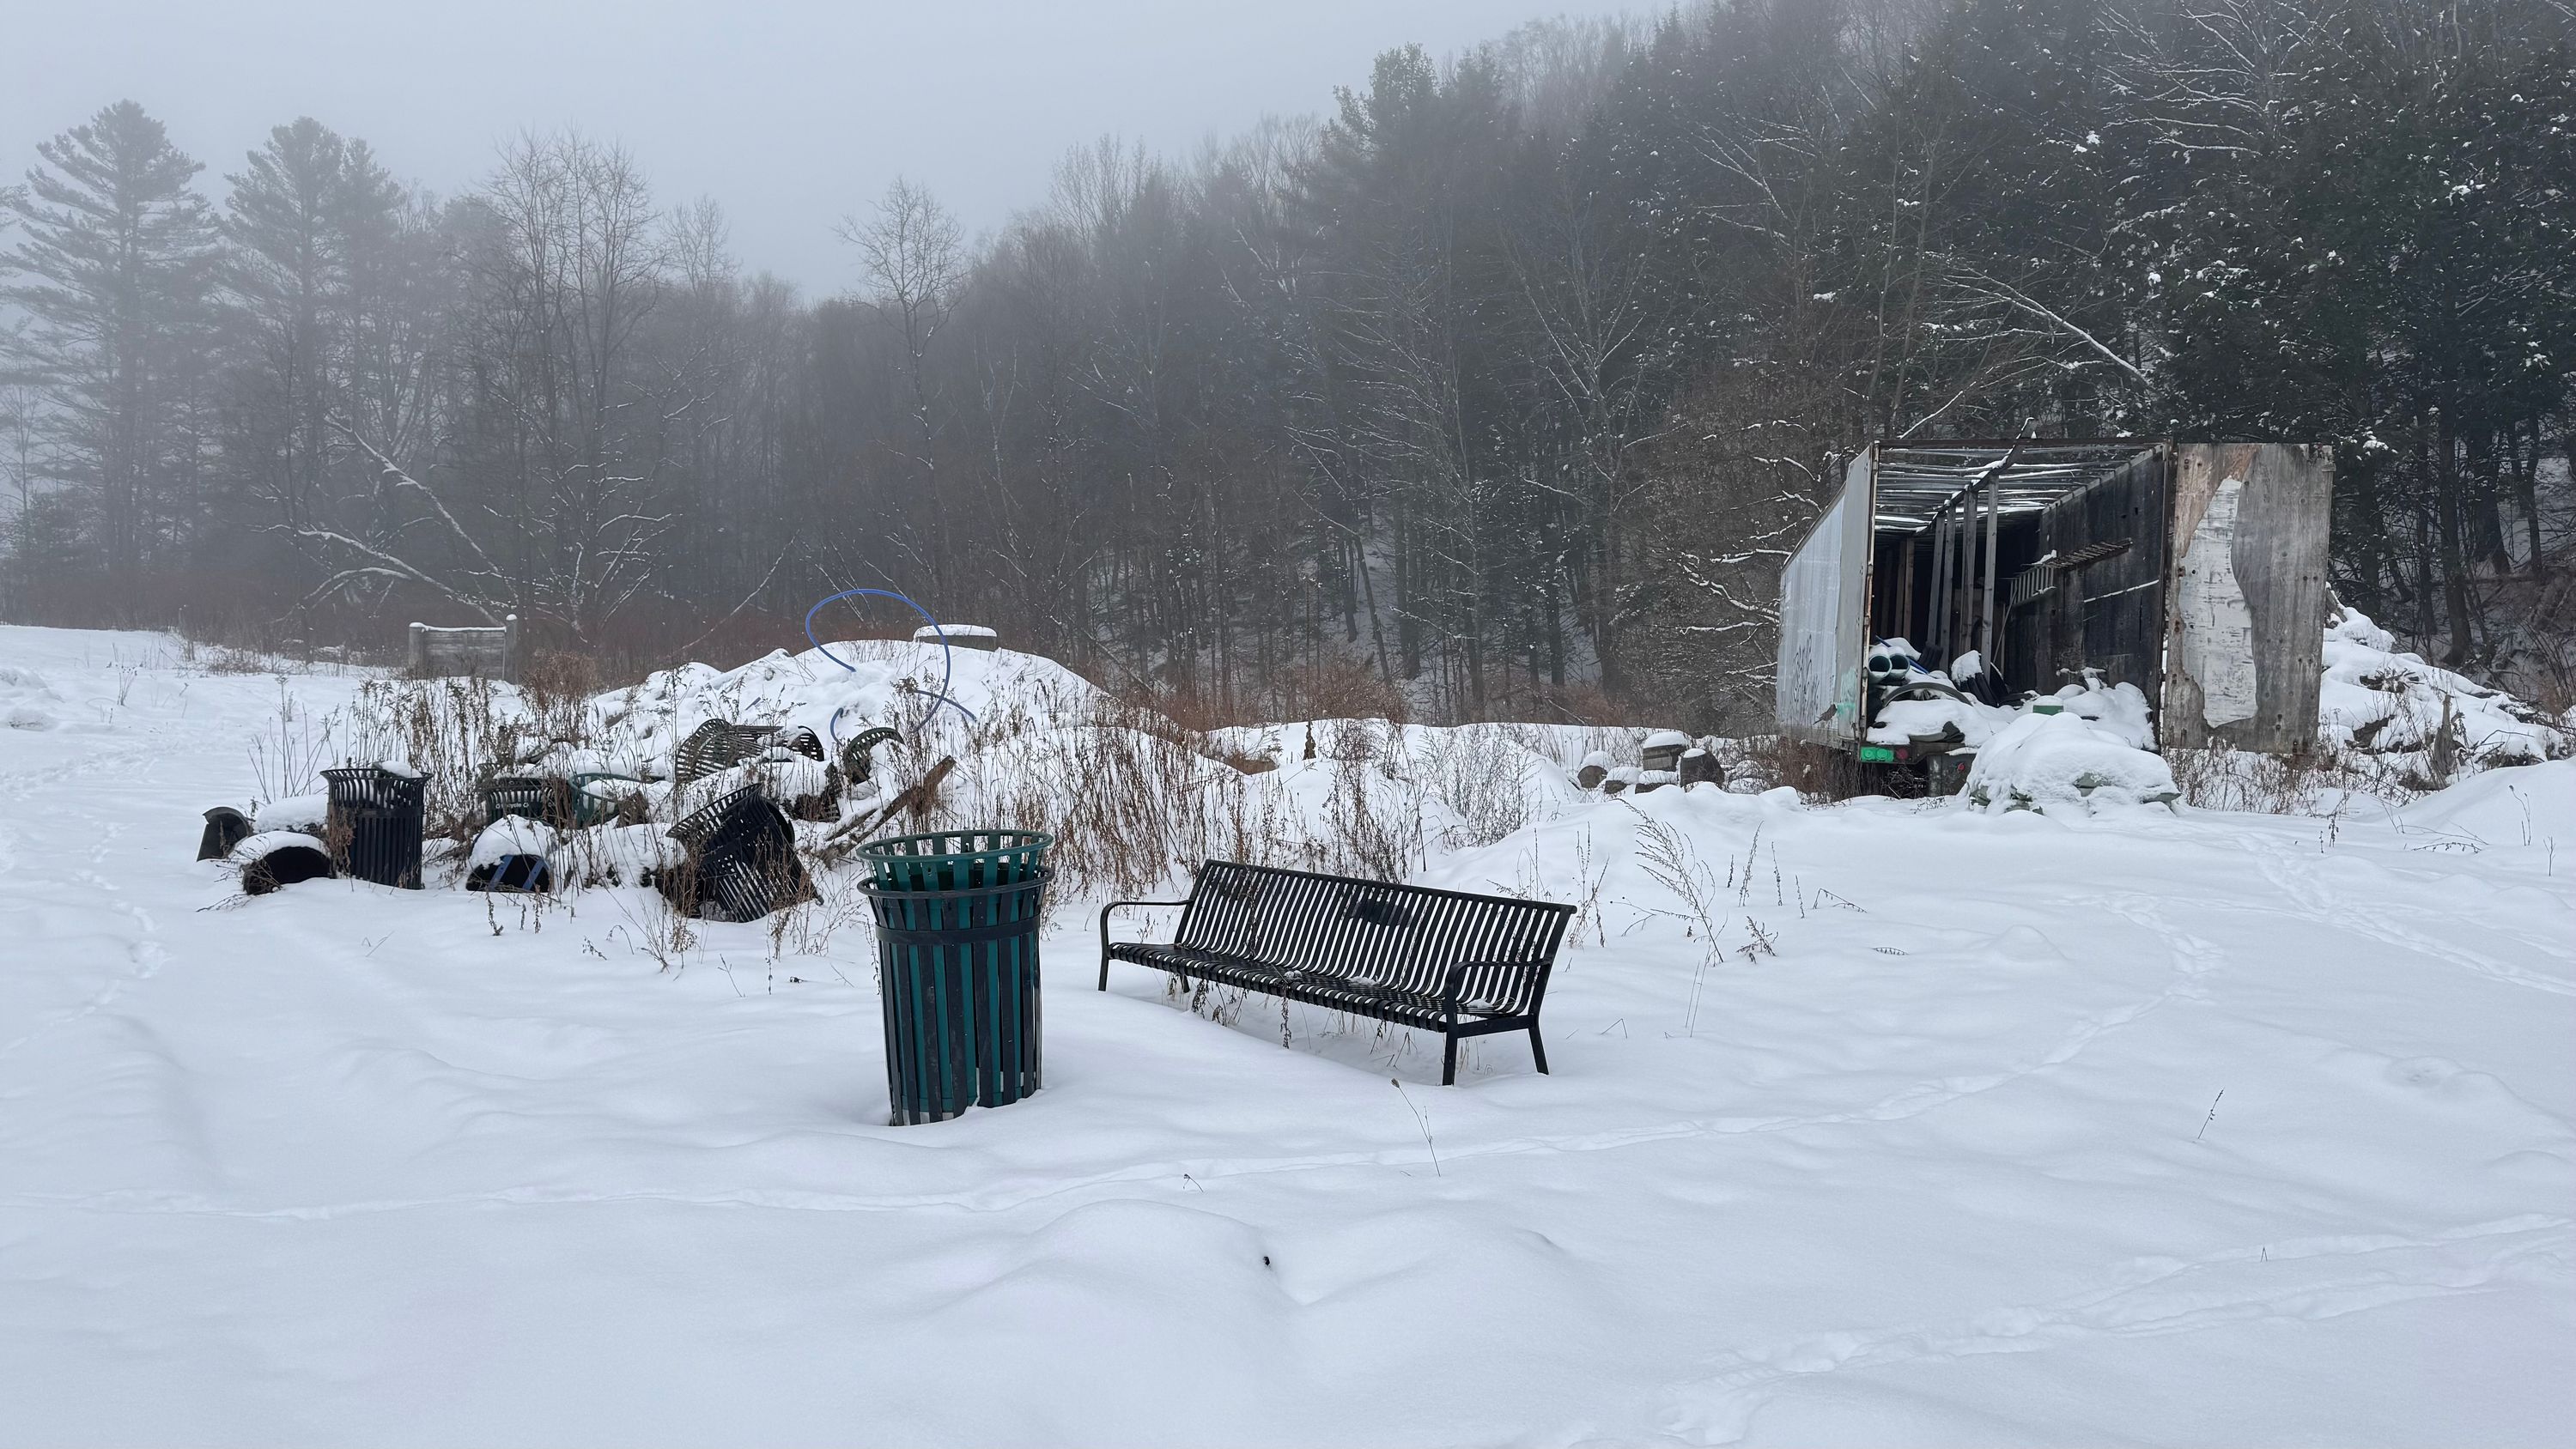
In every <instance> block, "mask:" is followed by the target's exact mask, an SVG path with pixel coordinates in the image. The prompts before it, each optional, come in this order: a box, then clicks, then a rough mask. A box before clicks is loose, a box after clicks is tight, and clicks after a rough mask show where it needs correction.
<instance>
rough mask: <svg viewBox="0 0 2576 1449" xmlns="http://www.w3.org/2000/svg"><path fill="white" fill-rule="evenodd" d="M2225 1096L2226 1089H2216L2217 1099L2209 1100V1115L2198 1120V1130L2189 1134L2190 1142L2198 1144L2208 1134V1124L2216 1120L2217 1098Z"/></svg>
mask: <svg viewBox="0 0 2576 1449" xmlns="http://www.w3.org/2000/svg"><path fill="white" fill-rule="evenodd" d="M2226 1095H2227V1089H2226V1088H2225V1087H2221V1088H2219V1089H2218V1097H2212V1098H2210V1099H2209V1115H2208V1116H2206V1117H2203V1118H2201V1119H2200V1130H2199V1131H2198V1132H2194V1133H2193V1134H2191V1140H2192V1141H2194V1142H2198V1141H2199V1140H2200V1139H2201V1138H2203V1137H2205V1136H2207V1135H2208V1134H2209V1124H2210V1123H2212V1122H2215V1121H2217V1120H2218V1098H2219V1097H2224V1096H2226Z"/></svg>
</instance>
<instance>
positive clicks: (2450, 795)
mask: <svg viewBox="0 0 2576 1449" xmlns="http://www.w3.org/2000/svg"><path fill="white" fill-rule="evenodd" d="M2397 818H2398V819H2399V820H2400V821H2402V822H2404V823H2405V824H2406V825H2407V826H2408V827H2410V828H2412V829H2417V830H2429V831H2433V832H2436V833H2438V834H2442V835H2448V836H2454V837H2457V838H2460V839H2462V840H2466V841H2471V842H2474V843H2477V844H2482V845H2531V844H2535V843H2537V842H2540V841H2543V840H2558V841H2567V842H2571V843H2576V760H2552V761H2550V762H2548V763H2547V764H2541V765H2530V766H2526V767H2523V768H2519V769H2506V770H2488V771H2486V772H2484V773H2483V774H2478V775H2473V776H2471V777H2470V778H2468V779H2466V780H2463V781H2461V782H2460V783H2459V784H2456V785H2453V786H2452V787H2451V788H2449V789H2447V790H2442V791H2438V792H2436V793H2434V794H2431V795H2427V796H2425V797H2424V798H2423V799H2421V800H2417V801H2415V802H2413V803H2412V804H2409V805H2406V806H2403V807H2401V808H2400V809H2399V810H2398V812H2397Z"/></svg>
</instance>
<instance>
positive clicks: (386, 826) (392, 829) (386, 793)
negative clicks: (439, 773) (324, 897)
mask: <svg viewBox="0 0 2576 1449" xmlns="http://www.w3.org/2000/svg"><path fill="white" fill-rule="evenodd" d="M322 778H323V779H324V780H326V781H328V782H329V783H330V786H331V816H330V822H329V824H328V825H326V826H325V827H324V834H325V838H327V839H328V840H329V841H330V842H331V854H332V856H333V861H334V863H335V864H336V865H338V866H339V867H340V870H341V872H342V873H343V874H346V875H353V876H356V877H357V878H358V879H360V880H365V881H373V882H375V883H376V884H377V885H388V886H397V887H400V888H401V889H403V890H407V891H416V890H419V889H420V835H421V829H422V826H421V815H422V812H423V809H424V801H425V798H426V786H427V783H428V782H427V781H424V780H423V779H422V778H421V777H420V773H419V772H418V771H416V770H411V769H407V768H404V767H402V766H399V765H350V766H344V767H343V768H340V769H337V770H324V771H323V772H322Z"/></svg>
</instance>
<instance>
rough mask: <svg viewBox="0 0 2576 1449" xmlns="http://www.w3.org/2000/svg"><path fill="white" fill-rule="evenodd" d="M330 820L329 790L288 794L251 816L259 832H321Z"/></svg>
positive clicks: (253, 824) (253, 826) (252, 822)
mask: <svg viewBox="0 0 2576 1449" xmlns="http://www.w3.org/2000/svg"><path fill="white" fill-rule="evenodd" d="M330 819H331V797H330V795H329V794H328V793H315V794H311V795H288V796H286V797H284V798H283V799H278V800H271V801H269V802H268V803H267V804H265V805H262V806H260V807H259V810H258V812H257V813H255V814H254V815H252V816H251V828H252V829H253V830H259V831H278V830H301V831H306V832H309V833H311V834H315V835H319V834H321V833H322V829H323V827H324V826H325V825H326V824H327V823H329V821H330ZM254 838H255V837H254Z"/></svg>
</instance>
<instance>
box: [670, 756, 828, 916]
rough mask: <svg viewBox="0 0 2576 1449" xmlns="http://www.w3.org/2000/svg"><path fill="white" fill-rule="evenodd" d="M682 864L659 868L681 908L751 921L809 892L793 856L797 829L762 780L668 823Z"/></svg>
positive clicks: (707, 914) (695, 912)
mask: <svg viewBox="0 0 2576 1449" xmlns="http://www.w3.org/2000/svg"><path fill="white" fill-rule="evenodd" d="M671 839H672V840H674V841H676V842H678V843H679V846H680V848H681V849H682V850H684V851H686V852H687V853H688V861H687V864H685V865H684V866H682V867H681V868H680V869H678V870H673V871H665V872H662V873H661V874H660V877H659V881H660V885H661V888H662V894H663V895H664V896H666V897H668V898H669V899H670V901H671V903H672V904H673V905H674V906H676V907H678V908H679V910H680V911H681V912H682V913H683V914H687V915H696V916H703V917H705V918H706V919H708V920H712V921H757V920H759V919H760V918H761V917H763V916H766V915H768V914H769V913H770V912H772V911H776V910H782V909H784V908H786V907H788V906H791V905H794V904H795V903H796V902H798V901H801V900H804V899H805V898H806V897H807V896H809V895H811V894H812V893H813V886H812V884H811V883H810V882H808V881H807V880H806V878H805V867H804V866H803V864H801V863H800V862H799V861H798V860H797V859H796V829H795V827H794V826H792V825H789V824H788V823H787V817H786V816H785V815H783V814H781V813H779V809H778V807H777V806H775V805H772V804H770V803H769V801H768V800H767V799H765V798H763V797H762V795H761V793H760V787H759V786H757V785H745V786H743V787H742V788H741V789H739V790H735V791H733V792H732V793H730V794H728V795H725V796H724V797H722V798H721V799H718V800H715V801H714V802H712V803H710V804H707V805H704V806H701V807H700V808H698V809H696V810H692V811H690V812H689V815H688V818H686V819H684V820H682V821H681V822H680V823H679V824H677V825H674V826H672V827H671Z"/></svg>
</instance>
